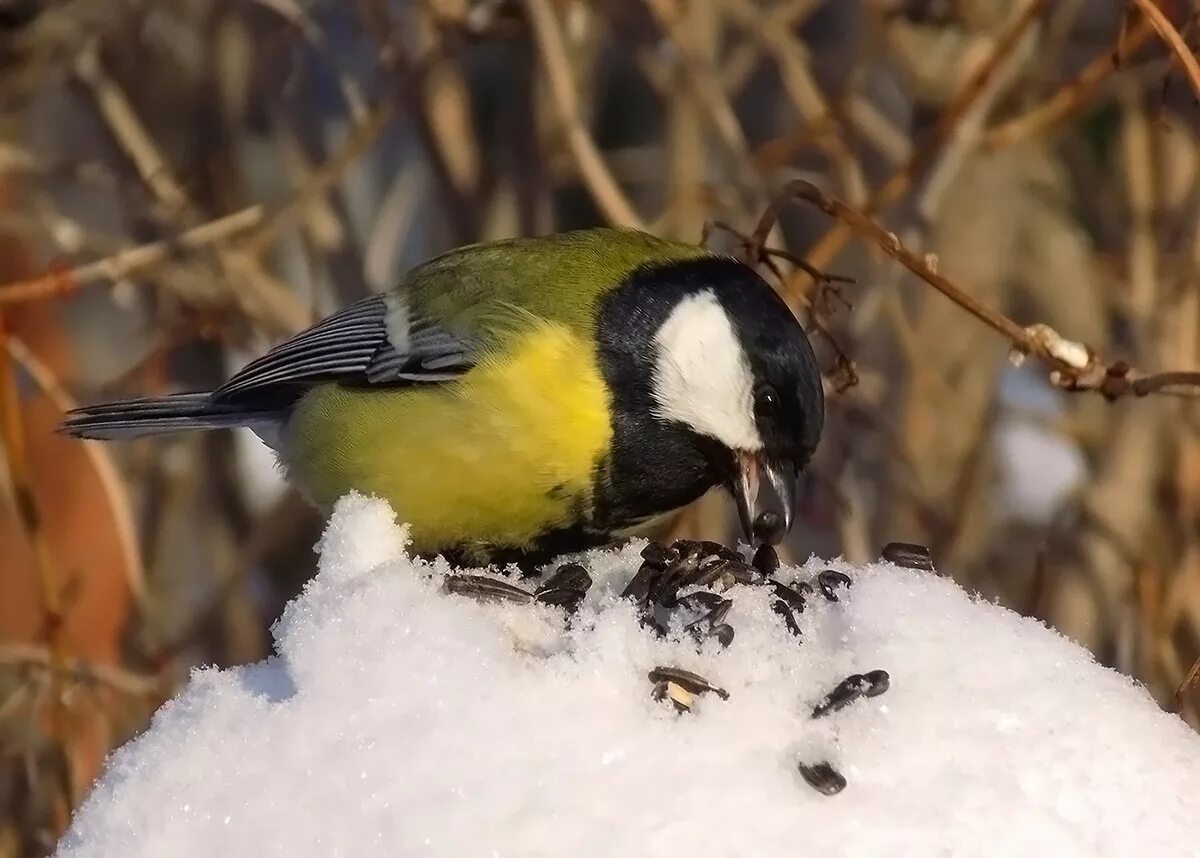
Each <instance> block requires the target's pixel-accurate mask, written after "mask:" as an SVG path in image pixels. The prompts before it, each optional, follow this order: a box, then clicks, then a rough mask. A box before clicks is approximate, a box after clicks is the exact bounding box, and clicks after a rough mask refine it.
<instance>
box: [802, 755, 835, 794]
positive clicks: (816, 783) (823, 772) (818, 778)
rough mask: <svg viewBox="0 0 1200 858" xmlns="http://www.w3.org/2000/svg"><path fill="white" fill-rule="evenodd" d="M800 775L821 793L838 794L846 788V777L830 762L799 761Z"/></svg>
mask: <svg viewBox="0 0 1200 858" xmlns="http://www.w3.org/2000/svg"><path fill="white" fill-rule="evenodd" d="M797 767H798V768H799V769H800V776H801V777H803V778H804V781H805V783H807V784H808V785H809V786H810V787H812V788H813V789H815V790H816V791H817V792H819V793H820V794H821V795H837V794H838V793H839V792H841V791H842V790H844V789H845V788H846V778H845V777H843V776H842V773H841V772H839V771H838V770H837V769H835V768H834V767H833V766H831V765H830V764H829V763H814V764H812V765H810V764H808V763H799V764H798V766H797Z"/></svg>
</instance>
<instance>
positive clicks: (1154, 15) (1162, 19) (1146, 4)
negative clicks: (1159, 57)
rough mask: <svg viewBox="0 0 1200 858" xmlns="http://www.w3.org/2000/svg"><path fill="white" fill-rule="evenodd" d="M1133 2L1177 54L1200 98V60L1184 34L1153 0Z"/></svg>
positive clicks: (1176, 56)
mask: <svg viewBox="0 0 1200 858" xmlns="http://www.w3.org/2000/svg"><path fill="white" fill-rule="evenodd" d="M1131 2H1132V3H1134V4H1135V5H1136V6H1137V7H1138V8H1139V9H1140V10H1141V11H1142V14H1143V15H1145V16H1146V18H1147V19H1148V20H1149V21H1150V24H1151V25H1152V26H1153V27H1154V29H1155V30H1156V31H1157V32H1158V35H1159V36H1161V37H1162V40H1163V41H1164V42H1166V43H1167V46H1168V47H1169V48H1170V49H1171V51H1172V52H1173V53H1174V54H1175V58H1176V59H1178V60H1179V64H1180V65H1181V66H1183V70H1184V71H1185V72H1186V73H1187V77H1188V80H1189V81H1191V84H1192V89H1194V90H1195V91H1196V97H1197V98H1200V62H1197V61H1196V55H1195V54H1193V53H1192V52H1191V49H1189V48H1188V46H1187V42H1185V41H1184V40H1183V36H1181V35H1179V31H1178V30H1176V29H1175V25H1174V24H1172V23H1171V20H1170V19H1169V18H1168V17H1167V16H1166V15H1164V14H1163V12H1162V10H1161V9H1159V8H1158V6H1156V5H1154V3H1153V2H1152V0H1131Z"/></svg>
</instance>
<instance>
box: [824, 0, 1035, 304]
mask: <svg viewBox="0 0 1200 858" xmlns="http://www.w3.org/2000/svg"><path fill="white" fill-rule="evenodd" d="M1046 5H1047V3H1046V0H1029V3H1028V4H1027V5H1026V6H1025V8H1024V9H1023V10H1022V12H1021V13H1020V14H1019V15H1018V16H1017V18H1016V20H1014V21H1013V22H1012V24H1011V25H1010V26H1009V28H1008V29H1007V30H1006V31H1005V32H1004V33H1003V34H1002V35H1001V36H1000V38H999V39H997V40H996V44H995V47H993V48H992V52H991V54H989V55H988V57H987V59H985V60H984V61H983V63H982V64H980V66H979V68H978V69H977V70H976V71H975V73H974V74H973V75H971V77H970V78H968V79H967V82H966V83H965V84H963V87H962V89H960V90H959V91H958V94H957V95H956V96H955V97H954V98H953V99H952V100H951V101H950V103H949V104H948V105H946V108H945V110H943V111H942V114H941V116H939V117H938V120H937V123H936V124H935V125H934V127H933V131H932V133H931V134H930V137H929V139H928V140H927V141H925V143H924V144H923V145H922V146H920V147H918V148H917V149H916V150H915V151H914V152H913V154H912V156H911V157H910V158H909V159H908V161H906V162H905V164H904V166H902V167H901V168H900V169H898V170H896V171H895V172H894V173H892V175H891V176H890V177H888V179H887V181H886V182H884V183H883V185H882V186H881V187H880V188H879V189H878V190H877V191H876V192H875V193H874V195H872V197H871V198H870V200H868V202H867V204H866V205H865V206H864V207H863V210H864V211H865V212H868V213H872V212H876V211H880V210H882V209H884V208H886V207H887V206H890V205H891V204H892V203H895V202H896V201H897V200H899V199H900V198H901V197H903V196H904V194H905V193H907V192H908V189H909V188H911V187H912V186H913V185H914V184H915V183H916V182H917V181H919V180H920V178H921V177H922V176H923V175H924V174H925V172H926V171H927V170H928V169H929V167H930V165H932V164H933V162H934V161H935V160H936V159H937V157H938V154H939V153H940V152H941V151H942V147H943V146H944V145H945V144H946V143H947V142H948V141H949V140H950V139H951V138H952V137H953V135H954V132H955V129H956V128H957V127H958V124H959V122H960V121H962V119H963V117H965V116H966V115H967V114H968V113H969V112H970V111H971V109H972V108H973V107H974V106H975V103H976V101H978V100H979V99H980V98H981V97H982V96H983V95H984V94H986V93H987V92H988V90H989V89H990V86H989V84H991V83H992V81H993V80H994V79H995V78H996V77H997V75H998V74H999V73H1000V71H1001V70H1002V69H1003V68H1004V67H1005V64H1006V62H1007V61H1008V59H1009V57H1010V56H1011V55H1012V53H1013V51H1015V50H1016V48H1017V46H1018V45H1019V44H1020V43H1021V40H1022V39H1023V38H1024V37H1025V34H1026V32H1027V31H1028V30H1029V28H1030V27H1032V26H1033V24H1034V22H1035V21H1037V20H1038V18H1039V17H1041V14H1042V12H1043V11H1044V10H1045V7H1046ZM851 234H852V233H851V231H850V229H849V227H848V226H846V225H840V224H839V225H838V226H835V227H834V228H833V229H831V230H830V231H829V232H827V233H825V235H823V236H821V238H820V239H818V240H817V241H816V242H815V243H814V244H813V246H812V247H811V248H810V249H809V252H808V254H807V256H808V261H809V262H810V263H811V264H812V265H814V266H816V267H817V268H826V267H828V265H829V264H830V263H831V262H832V261H833V259H834V257H835V256H837V254H838V252H839V251H840V250H841V249H842V248H843V247H844V246H845V245H846V242H847V241H849V239H850V236H851ZM810 284H811V281H810Z"/></svg>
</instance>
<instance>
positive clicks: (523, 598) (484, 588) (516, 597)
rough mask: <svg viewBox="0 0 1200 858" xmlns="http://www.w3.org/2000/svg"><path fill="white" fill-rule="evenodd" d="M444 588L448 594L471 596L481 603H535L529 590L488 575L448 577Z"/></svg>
mask: <svg viewBox="0 0 1200 858" xmlns="http://www.w3.org/2000/svg"><path fill="white" fill-rule="evenodd" d="M442 588H443V589H444V590H445V591H446V592H447V593H453V594H455V595H458V596H470V597H471V598H472V599H478V600H479V601H481V602H515V603H516V604H519V605H527V604H529V603H530V602H532V601H533V594H532V593H530V592H529V591H528V590H523V589H521V588H520V587H518V586H516V585H515V584H509V583H508V582H507V581H501V580H499V579H496V578H489V577H487V576H486V575H465V574H455V575H447V576H446V578H445V581H443V583H442Z"/></svg>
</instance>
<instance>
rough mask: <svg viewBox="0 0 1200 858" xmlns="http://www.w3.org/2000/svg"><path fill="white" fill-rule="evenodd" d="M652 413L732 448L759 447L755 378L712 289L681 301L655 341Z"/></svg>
mask: <svg viewBox="0 0 1200 858" xmlns="http://www.w3.org/2000/svg"><path fill="white" fill-rule="evenodd" d="M654 342H655V345H656V346H657V355H656V359H655V369H654V387H653V392H654V399H655V402H656V403H657V408H656V409H655V413H656V414H657V416H658V417H660V418H662V419H664V420H674V421H677V422H679V423H683V424H685V425H687V426H689V427H690V428H691V429H692V430H693V431H695V432H698V433H699V434H701V435H707V436H708V437H710V438H715V439H716V440H717V441H720V442H721V443H722V444H724V445H725V446H726V447H729V448H730V449H733V450H745V451H747V452H753V451H755V450H760V449H762V438H761V437H760V436H759V434H758V427H757V426H756V425H755V423H754V378H753V376H752V375H751V373H750V366H749V363H748V362H747V360H746V355H745V353H744V352H743V351H742V344H741V343H740V342H739V341H738V338H737V335H736V334H735V333H734V330H733V325H732V324H731V322H730V321H729V316H728V315H726V313H725V310H724V308H723V307H722V306H721V304H720V302H718V301H717V297H716V296H715V295H714V294H713V293H712V292H711V291H704V292H700V293H697V294H695V295H691V296H689V297H687V298H685V299H683V300H682V301H681V302H680V303H679V305H678V306H677V307H675V309H674V310H672V311H671V315H670V316H669V317H667V321H666V322H665V323H664V324H663V326H662V327H661V328H660V329H659V331H658V333H657V334H656V335H655V337H654Z"/></svg>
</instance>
